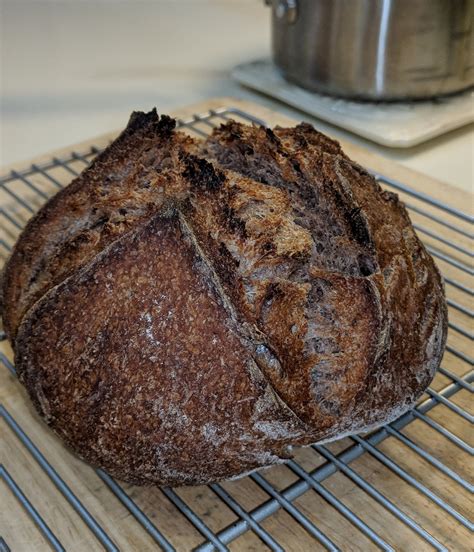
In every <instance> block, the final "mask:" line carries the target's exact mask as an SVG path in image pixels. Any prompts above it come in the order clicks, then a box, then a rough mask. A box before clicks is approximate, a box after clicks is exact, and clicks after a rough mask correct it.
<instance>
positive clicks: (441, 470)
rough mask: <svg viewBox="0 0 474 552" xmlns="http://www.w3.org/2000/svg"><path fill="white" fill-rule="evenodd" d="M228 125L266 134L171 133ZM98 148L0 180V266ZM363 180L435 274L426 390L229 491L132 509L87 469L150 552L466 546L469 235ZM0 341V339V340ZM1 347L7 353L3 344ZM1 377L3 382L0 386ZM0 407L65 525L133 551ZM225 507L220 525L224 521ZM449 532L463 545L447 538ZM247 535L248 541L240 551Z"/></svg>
mask: <svg viewBox="0 0 474 552" xmlns="http://www.w3.org/2000/svg"><path fill="white" fill-rule="evenodd" d="M231 118H232V119H237V120H241V121H244V122H248V123H256V124H264V121H261V120H259V119H257V118H256V117H254V116H252V115H250V114H248V113H245V112H243V111H241V110H238V109H234V108H223V109H218V110H212V111H209V112H207V113H204V114H201V115H195V116H193V117H192V118H190V119H189V120H179V126H180V127H181V128H184V129H187V130H188V131H189V132H191V133H194V134H195V135H199V136H203V137H204V136H207V135H208V134H209V132H210V131H212V128H214V127H215V126H217V125H219V124H220V123H222V122H224V121H226V120H228V119H231ZM99 151H100V148H98V147H95V146H92V147H89V148H88V149H87V150H85V151H72V152H71V153H70V154H68V155H66V156H62V157H60V158H52V159H50V160H49V161H47V162H45V163H42V164H37V165H35V164H33V165H31V166H30V167H28V168H26V169H24V170H21V171H11V172H10V173H9V174H7V175H5V176H3V177H2V178H0V204H1V206H2V207H1V210H0V231H1V234H2V237H1V242H0V255H1V256H2V257H3V258H6V257H7V256H8V253H9V251H10V250H11V247H12V245H13V244H14V242H15V239H16V238H17V236H18V234H19V232H20V231H21V229H22V228H23V226H24V224H25V222H26V221H27V220H28V218H29V217H30V216H31V215H32V214H33V213H35V212H36V211H37V209H38V208H39V207H40V206H41V204H42V203H43V202H44V201H45V200H47V199H48V197H50V196H51V195H52V194H54V193H55V192H56V191H57V190H59V189H60V188H62V187H63V186H64V185H66V184H67V183H68V182H69V181H70V180H71V179H72V178H73V177H75V176H77V175H78V174H79V173H80V171H81V170H82V169H83V168H84V167H85V166H87V165H88V164H89V163H90V161H91V160H92V159H93V158H94V157H95V155H97V153H98V152H99ZM374 176H375V177H376V178H377V179H378V180H379V182H380V183H381V184H382V185H383V186H384V187H387V188H388V189H392V190H395V191H397V192H398V193H399V194H400V195H401V197H402V199H403V200H404V202H405V204H406V205H407V207H408V209H409V210H410V214H411V216H412V219H413V221H414V225H415V228H416V229H417V231H418V233H419V235H420V237H421V238H422V239H423V240H424V242H425V244H426V246H427V248H428V250H429V251H430V253H431V254H432V255H433V256H434V257H435V258H436V260H437V262H438V264H439V266H440V268H441V270H442V272H443V274H444V277H445V282H446V290H447V298H448V303H449V310H450V322H449V338H448V346H447V352H446V354H445V358H444V359H443V363H442V366H441V367H440V369H439V373H438V375H437V377H436V378H435V380H434V382H433V384H432V386H431V387H430V388H429V389H428V390H427V391H426V393H425V395H424V396H423V397H422V399H421V400H420V402H419V404H418V405H417V407H416V408H415V409H414V410H412V411H410V412H408V413H406V414H405V415H403V416H402V417H401V418H399V419H398V420H396V421H395V422H393V423H391V424H389V425H386V426H384V427H382V428H380V429H378V430H376V431H374V432H372V433H371V434H368V435H365V436H357V435H355V436H352V437H350V438H347V439H344V440H342V441H339V442H336V443H333V444H328V445H324V446H323V445H313V446H312V447H309V448H306V449H301V450H300V449H299V450H297V451H296V453H295V458H294V459H292V460H290V461H289V462H288V463H287V464H285V465H284V466H278V467H274V468H270V469H268V470H262V471H260V472H258V473H254V474H251V475H249V476H248V477H246V478H244V479H242V480H239V481H234V482H223V483H221V484H213V485H209V486H208V487H207V488H206V487H204V488H203V487H198V488H188V489H171V488H169V487H163V488H159V489H152V490H151V491H148V495H147V496H148V497H150V494H149V493H150V492H151V493H152V496H153V497H154V498H153V500H155V499H156V500H158V497H159V500H160V502H159V504H160V505H162V506H159V507H157V506H156V503H154V502H153V500H151V502H150V498H148V499H147V500H146V501H145V500H143V497H142V495H141V494H140V492H141V490H140V489H138V488H136V487H131V486H127V485H125V484H121V483H119V482H117V481H115V480H114V479H113V478H112V477H110V476H109V475H108V474H107V473H105V472H104V471H102V470H100V469H98V470H96V474H97V476H98V477H99V478H100V480H101V482H103V484H104V485H105V486H106V488H108V489H109V491H110V492H111V493H113V495H115V497H116V499H118V501H119V502H120V503H121V505H122V507H123V508H124V509H126V510H124V512H125V513H124V516H125V515H127V516H128V517H130V516H133V518H132V520H133V519H134V521H133V523H134V524H135V526H136V527H135V528H136V530H137V531H142V532H146V533H147V535H148V537H149V540H148V542H149V543H151V549H153V548H154V547H157V548H161V549H163V550H166V551H171V550H185V549H191V548H192V549H195V550H199V551H202V552H204V551H210V550H216V549H217V550H221V551H222V550H229V549H232V550H265V549H270V550H275V551H281V550H318V549H324V548H325V549H327V550H372V549H381V550H425V549H435V550H450V549H457V548H456V547H457V546H458V545H459V543H460V542H469V541H468V540H464V541H463V540H462V538H461V537H462V535H464V534H468V531H470V530H471V531H472V529H473V523H472V521H471V520H470V519H469V512H470V505H471V504H472V503H471V504H470V503H469V500H470V499H469V497H470V495H471V493H472V491H473V489H474V487H473V485H472V483H471V482H470V481H469V480H468V477H469V474H468V473H467V472H468V469H467V465H468V461H469V458H470V457H471V456H472V454H473V448H472V446H471V445H470V444H469V443H468V439H467V438H466V437H467V436H468V430H467V427H468V426H467V424H468V423H471V424H472V421H473V417H472V415H471V414H470V413H469V412H468V410H467V404H468V402H469V397H470V394H471V393H472V386H471V382H472V379H473V371H472V365H473V360H472V358H471V357H470V356H469V351H470V347H471V346H472V340H473V336H472V333H471V332H472V319H473V311H472V296H473V290H472V289H471V286H472V276H473V274H474V271H473V268H472V258H473V251H472V240H473V234H472V232H471V229H470V227H469V224H472V222H473V218H472V217H471V216H470V215H468V214H466V213H464V212H462V211H460V210H458V209H455V208H453V207H449V206H448V205H445V204H443V203H441V202H439V201H437V200H436V199H435V198H434V197H430V196H429V195H426V194H424V193H421V192H419V191H416V190H415V189H413V188H411V187H410V186H408V185H407V184H405V183H402V182H397V181H394V180H392V179H390V178H387V177H385V176H383V175H382V174H375V175H374ZM1 337H2V339H5V336H4V335H2V336H1ZM4 345H5V344H4ZM2 350H3V351H6V350H7V348H6V345H5V346H4V347H3V349H2ZM0 354H1V357H0V360H1V362H2V363H3V365H4V366H5V368H7V370H8V371H9V372H10V373H11V374H13V375H14V374H15V369H14V366H13V364H12V362H11V361H10V360H9V354H8V353H4V352H1V353H0ZM9 372H7V371H5V376H6V377H7V378H8V377H10V373H9ZM0 409H1V415H2V418H3V420H4V422H5V424H6V427H5V428H4V429H5V430H6V432H8V433H9V435H10V436H12V435H13V436H14V438H15V439H17V440H19V442H20V443H21V445H22V447H24V449H25V450H26V451H27V455H29V456H28V458H29V459H30V460H31V461H32V462H33V463H36V464H37V465H38V466H39V467H40V468H41V470H42V471H43V472H44V474H45V475H46V476H47V478H48V479H49V481H50V483H51V484H52V485H54V486H55V488H56V489H57V491H59V493H61V494H62V495H63V497H64V499H65V500H66V501H67V503H68V504H69V507H70V508H72V510H73V512H74V513H73V514H72V515H73V516H74V515H77V516H79V517H80V518H81V519H82V521H83V522H84V524H85V526H86V527H87V528H88V529H89V530H90V531H91V532H92V535H93V536H94V537H95V539H96V541H95V543H96V544H98V543H100V545H102V547H103V548H104V549H106V550H109V551H116V550H138V549H140V550H141V549H142V548H139V546H138V544H137V545H136V547H135V545H133V544H132V545H131V544H130V541H128V544H127V541H125V542H126V544H120V542H119V541H120V539H119V538H118V537H117V534H116V533H115V532H114V537H112V536H111V534H110V531H107V530H106V529H105V528H104V527H105V525H106V524H105V523H104V521H103V518H101V519H98V516H95V515H94V514H93V513H91V511H90V508H88V507H86V505H85V502H86V501H85V500H82V501H81V499H80V498H78V493H77V491H75V490H74V489H73V486H72V485H71V484H69V483H68V482H67V481H66V478H65V477H63V476H61V475H60V473H59V471H60V470H59V469H58V468H59V466H54V465H53V462H52V461H51V460H48V452H49V451H46V450H45V449H44V448H43V446H42V443H41V442H36V439H35V435H32V434H31V433H30V434H27V431H28V430H25V427H24V424H23V426H22V425H20V422H19V421H18V420H17V419H15V417H14V416H13V415H12V413H11V409H10V408H9V409H7V408H6V406H4V405H2V406H1V407H0ZM412 429H413V431H411V430H412ZM386 445H390V446H386ZM9 460H11V459H9V458H7V459H5V460H3V461H4V462H5V464H4V465H1V467H0V475H1V478H2V479H3V481H4V483H5V484H6V487H3V490H4V491H5V492H8V491H7V488H8V489H9V491H10V492H11V493H13V495H14V497H15V498H16V499H17V500H18V502H19V503H20V504H21V506H22V507H23V509H24V510H25V511H26V512H27V514H28V515H29V516H30V518H31V520H32V521H34V523H35V524H36V526H37V529H38V530H39V531H40V532H41V534H42V535H43V537H44V539H45V542H47V543H49V545H50V547H51V548H52V549H54V550H65V549H66V548H65V546H64V545H63V544H61V542H60V540H59V538H58V536H57V535H55V533H54V532H53V530H52V529H51V527H50V526H51V523H48V519H51V516H49V518H48V515H46V514H44V513H43V514H41V513H40V512H41V511H44V510H45V506H44V504H42V503H36V504H33V503H32V501H30V499H29V498H28V496H29V495H30V496H32V495H33V493H31V492H30V491H31V488H22V482H21V478H19V477H18V476H17V480H15V479H14V478H13V476H12V475H11V473H10V470H7V467H8V461H9ZM87 469H89V468H87ZM387 481H390V482H391V484H390V486H387ZM99 483H100V482H99ZM34 495H35V496H38V495H37V494H36V493H35V494H34ZM204 495H206V496H207V499H206V500H211V499H210V498H209V496H210V497H211V498H212V501H211V503H212V504H214V507H213V508H211V511H203V507H201V503H202V501H203V500H204V499H203V498H202V497H203V496H204ZM404 497H407V498H406V499H405V498H404ZM109 498H110V497H109ZM224 510H225V512H227V514H226V515H223V514H222V512H224ZM127 511H128V513H127ZM165 512H166V516H165ZM170 516H171V517H170ZM172 518H176V519H177V520H182V521H183V522H184V528H182V529H181V530H180V531H184V532H185V531H188V532H189V533H190V534H192V535H194V541H193V544H191V545H189V547H183V545H182V541H180V540H179V539H178V538H177V530H176V525H171V524H170V522H169V521H168V520H170V519H172ZM437 520H440V521H437ZM446 520H448V521H449V525H448V527H449V528H450V529H449V531H447V530H446V527H447V526H446V524H445V522H446ZM438 526H439V527H440V530H439V531H437V527H438ZM458 535H461V536H460V537H459V539H461V540H457V536H458ZM250 536H252V537H253V540H252V539H250V540H248V539H247V540H245V539H246V537H250ZM467 538H468V537H467ZM191 541H192V539H191ZM191 541H189V542H191ZM137 542H138V541H137ZM456 543H458V544H456ZM13 544H14V543H11V546H13ZM451 546H453V547H454V548H451ZM459 546H460V545H459ZM74 548H75V549H76V550H77V549H83V548H80V547H79V548H77V547H74ZM7 550H9V543H8V542H7V541H6V540H5V539H4V538H1V537H0V552H2V551H7Z"/></svg>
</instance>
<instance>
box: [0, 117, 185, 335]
mask: <svg viewBox="0 0 474 552" xmlns="http://www.w3.org/2000/svg"><path fill="white" fill-rule="evenodd" d="M174 126H175V122H174V120H173V119H171V118H170V117H167V116H163V117H161V119H160V118H159V117H158V115H157V113H156V110H153V111H151V112H150V113H146V114H145V113H140V112H137V113H133V114H132V116H131V117H130V122H129V124H128V126H127V128H126V129H125V130H124V131H123V132H122V134H121V135H120V136H119V137H118V138H117V139H116V140H115V141H114V142H113V143H112V144H111V145H110V146H109V147H108V148H107V149H106V150H105V151H104V152H103V153H101V154H100V155H99V156H98V157H97V158H96V159H95V160H94V162H93V163H92V164H91V166H90V167H88V168H87V169H86V170H84V172H83V173H82V174H81V175H80V176H79V177H78V178H76V179H75V180H74V181H73V182H72V183H71V184H70V185H69V186H67V187H66V188H64V189H63V190H61V191H60V192H59V193H58V194H56V195H55V196H54V197H53V198H52V199H51V200H50V201H48V202H47V203H46V204H45V205H44V206H43V207H42V209H40V211H39V212H38V213H37V214H36V215H35V216H34V217H33V218H32V219H30V221H29V222H28V224H27V226H26V228H25V229H24V231H23V233H22V235H21V236H20V238H19V240H18V241H17V243H16V245H15V247H14V249H13V252H12V255H11V259H10V262H8V263H7V265H6V268H5V273H4V277H3V297H4V313H3V321H4V327H5V331H6V333H7V335H8V337H9V339H10V340H11V341H12V343H13V342H14V341H15V335H16V331H17V328H18V325H19V324H20V321H21V319H22V317H23V315H24V314H25V312H26V311H27V310H28V309H29V308H30V307H31V305H32V304H33V303H34V302H35V301H36V300H37V299H39V298H40V297H41V296H42V295H43V294H44V293H46V292H47V291H48V289H50V288H51V287H53V286H55V285H57V284H59V283H60V282H61V281H62V280H64V279H65V278H67V277H68V276H69V275H70V274H73V273H74V272H75V271H76V270H78V269H80V267H81V266H82V265H84V264H85V263H87V262H88V261H89V260H90V259H92V258H93V257H94V255H96V254H97V253H99V252H100V251H101V250H102V249H103V248H104V247H106V246H107V245H108V244H109V243H112V242H113V241H114V240H116V239H117V238H118V237H120V236H121V235H122V234H123V233H126V232H128V231H130V230H132V229H133V228H135V227H136V226H137V225H140V224H143V223H144V222H145V221H146V220H148V219H149V217H150V216H152V215H153V214H154V213H155V212H156V211H157V210H159V209H160V208H162V207H163V205H164V204H166V202H167V201H169V200H170V198H171V199H172V201H173V203H174V202H176V201H177V200H179V198H180V197H181V196H182V195H183V193H185V192H186V190H184V189H183V188H182V186H183V182H184V180H183V179H182V178H180V172H181V171H180V169H179V157H180V154H181V151H185V150H186V148H189V147H192V140H191V139H190V138H188V137H185V136H184V135H183V134H178V133H174V132H173V129H174Z"/></svg>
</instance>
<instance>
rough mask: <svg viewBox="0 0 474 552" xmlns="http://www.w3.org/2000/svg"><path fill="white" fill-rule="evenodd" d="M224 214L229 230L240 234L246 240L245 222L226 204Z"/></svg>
mask: <svg viewBox="0 0 474 552" xmlns="http://www.w3.org/2000/svg"><path fill="white" fill-rule="evenodd" d="M223 214H224V218H225V222H226V224H227V226H228V227H229V229H230V230H232V232H235V233H237V234H239V235H240V236H241V237H242V238H246V237H247V230H246V229H245V222H244V221H243V220H242V219H241V218H239V217H238V216H237V215H236V213H235V210H234V209H232V207H229V205H227V204H225V205H224V208H223Z"/></svg>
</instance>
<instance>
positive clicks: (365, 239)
mask: <svg viewBox="0 0 474 552" xmlns="http://www.w3.org/2000/svg"><path fill="white" fill-rule="evenodd" d="M346 219H347V222H348V223H349V226H350V227H351V230H352V233H353V235H354V238H355V239H356V241H357V242H358V243H360V245H365V246H369V247H371V248H372V247H373V243H372V238H371V236H370V232H369V228H368V226H367V222H366V220H365V217H364V215H363V214H362V210H361V208H360V207H354V208H353V209H351V210H350V211H349V212H347V213H346Z"/></svg>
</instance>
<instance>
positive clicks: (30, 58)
mask: <svg viewBox="0 0 474 552" xmlns="http://www.w3.org/2000/svg"><path fill="white" fill-rule="evenodd" d="M267 56H270V11H269V8H268V7H265V6H264V2H263V0H0V165H3V164H7V163H12V162H16V161H22V160H25V159H28V158H30V157H32V156H35V155H38V154H41V153H44V152H47V151H49V150H52V149H55V148H59V147H64V146H67V145H68V144H72V143H75V142H78V141H81V140H86V139H88V138H90V137H93V136H95V135H97V134H101V133H104V132H107V131H110V130H113V129H118V128H121V127H123V126H124V124H125V122H126V120H127V119H128V116H129V114H130V112H131V111H132V110H134V109H135V110H136V109H141V110H147V109H150V108H151V107H153V106H156V107H157V108H158V110H159V111H162V112H167V111H170V110H171V109H173V108H174V107H177V106H180V105H184V104H189V103H193V102H196V101H198V100H201V99H205V98H209V97H212V96H222V95H226V96H229V95H230V96H235V97H238V98H245V99H253V100H254V101H258V102H260V103H263V104H265V105H266V106H268V107H271V108H274V109H278V110H281V111H283V112H284V113H285V114H287V115H289V116H293V117H296V118H298V119H303V118H304V119H307V120H310V121H311V122H313V124H315V126H317V127H318V128H319V129H320V130H322V131H323V132H327V133H329V134H331V135H333V136H335V137H336V138H338V137H344V138H346V139H349V140H352V141H354V142H356V143H359V144H361V145H363V146H364V147H367V148H368V149H371V150H372V151H376V152H378V153H380V154H381V155H384V156H387V157H390V158H391V159H394V160H396V161H399V162H400V163H402V164H404V165H406V166H408V167H410V168H413V169H416V170H418V171H421V172H424V173H426V174H429V175H430V176H433V177H435V178H438V179H440V180H444V181H446V182H449V183H451V184H453V185H455V186H460V187H462V188H464V189H468V190H472V188H473V184H474V182H473V180H474V179H473V161H472V159H473V157H474V156H473V153H474V129H473V128H474V127H473V125H471V126H470V127H464V128H463V129H460V130H457V131H454V132H451V133H449V134H447V135H445V136H443V137H441V138H437V139H435V140H431V141H430V142H427V143H425V144H422V145H421V146H417V147H415V148H410V149H405V150H397V149H389V148H385V147H383V146H378V145H376V144H374V143H371V142H369V141H366V140H364V139H362V138H359V137H357V136H355V135H353V134H350V133H347V132H345V131H344V130H342V129H339V128H337V127H334V126H331V125H329V124H327V123H325V122H324V121H320V120H317V119H314V118H313V119H312V118H311V117H308V116H307V115H305V114H303V113H301V112H298V111H296V110H294V109H291V108H288V107H286V106H284V105H283V104H280V103H278V102H275V101H273V100H271V99H270V98H267V97H264V96H261V95H258V94H254V93H253V92H252V91H250V90H247V89H245V88H242V87H241V86H239V85H238V84H237V83H235V82H233V80H232V79H231V76H230V73H231V70H232V68H233V67H234V66H235V65H237V64H238V63H242V62H245V61H250V60H253V59H257V58H264V57H267Z"/></svg>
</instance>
